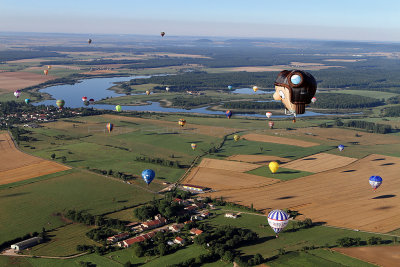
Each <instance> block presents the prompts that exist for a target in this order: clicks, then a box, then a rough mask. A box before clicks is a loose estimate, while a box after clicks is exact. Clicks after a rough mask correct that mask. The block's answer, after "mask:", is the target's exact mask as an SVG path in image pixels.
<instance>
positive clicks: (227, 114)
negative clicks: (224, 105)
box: [225, 110, 232, 119]
mask: <svg viewBox="0 0 400 267" xmlns="http://www.w3.org/2000/svg"><path fill="white" fill-rule="evenodd" d="M225 115H226V117H227V118H228V119H230V118H231V117H232V111H230V110H227V111H226V112H225Z"/></svg>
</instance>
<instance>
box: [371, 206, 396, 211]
mask: <svg viewBox="0 0 400 267" xmlns="http://www.w3.org/2000/svg"><path fill="white" fill-rule="evenodd" d="M392 208H394V206H382V207H378V208H375V210H389V209H392Z"/></svg>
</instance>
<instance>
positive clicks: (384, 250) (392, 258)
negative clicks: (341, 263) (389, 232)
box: [333, 246, 400, 267]
mask: <svg viewBox="0 0 400 267" xmlns="http://www.w3.org/2000/svg"><path fill="white" fill-rule="evenodd" d="M333 250H335V251H337V252H340V253H342V254H345V255H347V256H350V257H353V258H357V259H360V260H362V261H366V262H369V263H373V264H376V265H378V266H384V267H394V266H400V246H375V247H355V248H334V249H333Z"/></svg>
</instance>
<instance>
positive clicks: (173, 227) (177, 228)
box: [168, 223, 183, 233]
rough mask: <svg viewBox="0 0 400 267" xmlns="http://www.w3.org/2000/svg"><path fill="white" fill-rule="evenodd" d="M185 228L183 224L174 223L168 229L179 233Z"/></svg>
mask: <svg viewBox="0 0 400 267" xmlns="http://www.w3.org/2000/svg"><path fill="white" fill-rule="evenodd" d="M182 228H183V224H181V223H180V224H174V225H171V226H170V227H168V229H169V230H170V231H171V232H173V233H179V232H180V231H181V229H182Z"/></svg>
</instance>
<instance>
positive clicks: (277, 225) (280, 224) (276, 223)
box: [268, 210, 290, 237]
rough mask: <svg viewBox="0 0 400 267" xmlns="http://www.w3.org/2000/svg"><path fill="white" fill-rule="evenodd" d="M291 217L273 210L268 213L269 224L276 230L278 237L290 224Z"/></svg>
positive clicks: (281, 211) (280, 211)
mask: <svg viewBox="0 0 400 267" xmlns="http://www.w3.org/2000/svg"><path fill="white" fill-rule="evenodd" d="M289 217H290V216H289V214H287V213H286V212H284V211H283V210H273V211H271V212H270V213H268V224H269V226H271V228H272V230H274V232H275V234H276V237H278V234H279V233H280V232H281V231H282V230H283V229H284V228H285V227H286V226H287V224H288V223H289Z"/></svg>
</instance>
